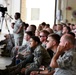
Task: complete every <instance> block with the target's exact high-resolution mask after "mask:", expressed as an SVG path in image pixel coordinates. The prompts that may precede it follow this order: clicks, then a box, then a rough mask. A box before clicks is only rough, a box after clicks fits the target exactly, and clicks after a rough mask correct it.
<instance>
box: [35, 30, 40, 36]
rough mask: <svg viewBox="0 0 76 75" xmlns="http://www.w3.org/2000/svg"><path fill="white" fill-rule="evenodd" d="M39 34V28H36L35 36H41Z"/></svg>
mask: <svg viewBox="0 0 76 75" xmlns="http://www.w3.org/2000/svg"><path fill="white" fill-rule="evenodd" d="M39 35H40V31H39V30H38V29H36V31H35V36H38V37H39Z"/></svg>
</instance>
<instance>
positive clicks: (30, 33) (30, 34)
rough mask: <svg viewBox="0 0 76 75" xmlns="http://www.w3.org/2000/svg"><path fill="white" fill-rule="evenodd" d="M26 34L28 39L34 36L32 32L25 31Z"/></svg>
mask: <svg viewBox="0 0 76 75" xmlns="http://www.w3.org/2000/svg"><path fill="white" fill-rule="evenodd" d="M25 33H26V34H28V35H29V36H30V37H31V36H34V34H33V33H32V31H27V32H25Z"/></svg>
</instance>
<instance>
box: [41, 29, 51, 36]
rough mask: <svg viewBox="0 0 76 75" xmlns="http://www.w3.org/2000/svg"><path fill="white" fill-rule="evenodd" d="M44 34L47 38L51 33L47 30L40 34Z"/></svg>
mask: <svg viewBox="0 0 76 75" xmlns="http://www.w3.org/2000/svg"><path fill="white" fill-rule="evenodd" d="M41 32H43V33H44V35H45V36H48V35H49V34H50V33H49V32H48V31H47V30H41V31H40V33H41Z"/></svg>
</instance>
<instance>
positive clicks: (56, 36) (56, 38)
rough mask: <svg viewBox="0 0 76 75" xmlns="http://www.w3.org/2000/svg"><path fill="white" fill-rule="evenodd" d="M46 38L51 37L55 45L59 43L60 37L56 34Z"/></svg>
mask: <svg viewBox="0 0 76 75" xmlns="http://www.w3.org/2000/svg"><path fill="white" fill-rule="evenodd" d="M48 37H52V38H53V39H54V40H55V41H56V42H57V44H59V43H60V36H59V35H58V34H55V33H52V34H49V35H48Z"/></svg>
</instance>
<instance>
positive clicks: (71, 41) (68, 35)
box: [63, 34, 75, 45]
mask: <svg viewBox="0 0 76 75" xmlns="http://www.w3.org/2000/svg"><path fill="white" fill-rule="evenodd" d="M63 36H64V39H65V40H66V41H68V42H70V43H71V44H72V45H75V37H73V36H72V35H70V34H65V35H63Z"/></svg>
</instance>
